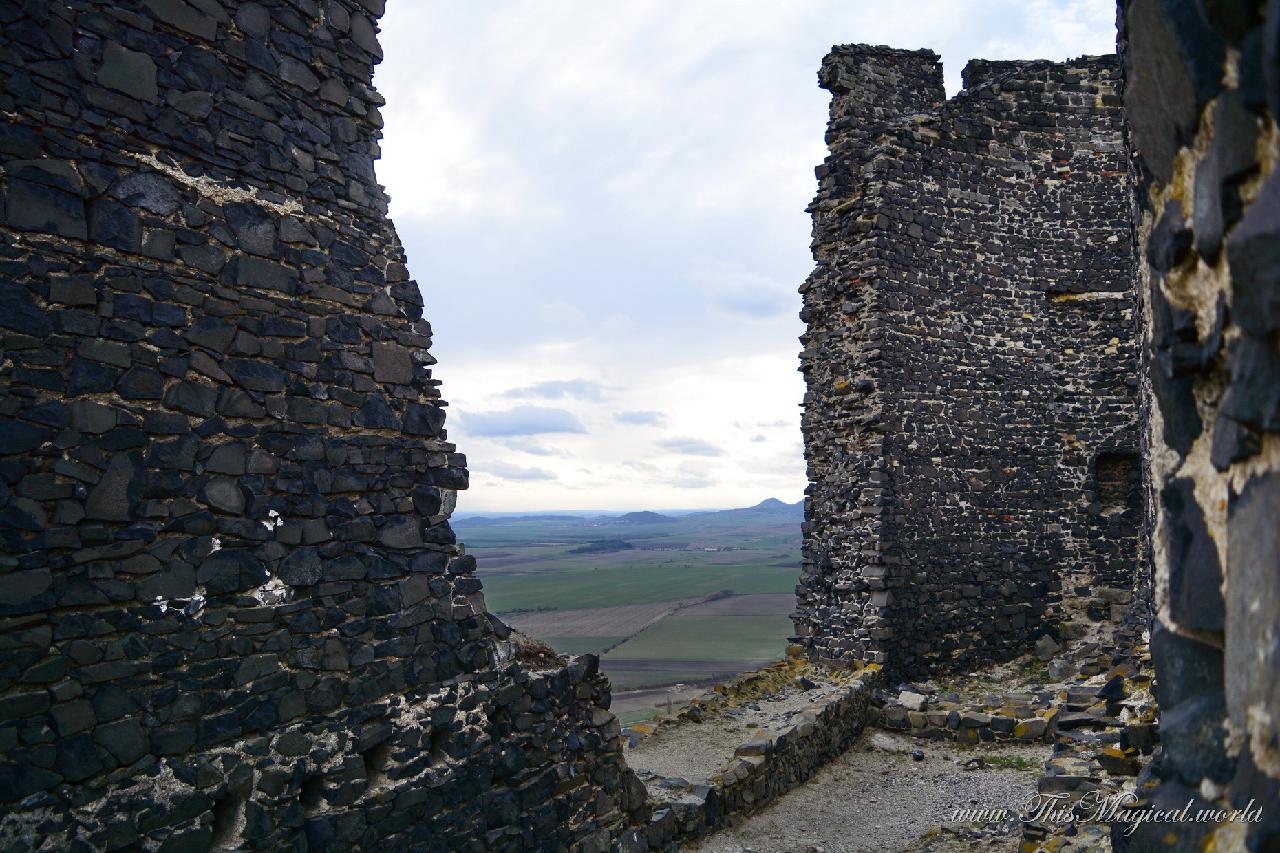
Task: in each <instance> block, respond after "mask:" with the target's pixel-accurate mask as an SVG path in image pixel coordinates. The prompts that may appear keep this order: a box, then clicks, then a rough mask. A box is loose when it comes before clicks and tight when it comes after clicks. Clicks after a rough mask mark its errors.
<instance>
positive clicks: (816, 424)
mask: <svg viewBox="0 0 1280 853" xmlns="http://www.w3.org/2000/svg"><path fill="white" fill-rule="evenodd" d="M964 78H965V85H966V88H965V90H964V91H962V92H961V93H960V94H959V95H957V96H956V97H955V98H953V99H951V100H949V101H948V100H945V96H944V93H943V85H942V69H941V66H940V64H939V62H938V57H937V56H936V55H935V54H933V53H932V52H930V51H902V50H892V49H889V48H884V47H868V46H865V45H855V46H845V47H837V48H834V49H833V50H832V52H831V54H830V55H828V56H827V58H826V60H825V61H824V62H823V65H822V70H821V72H820V75H819V79H820V82H821V84H822V86H823V87H824V88H826V89H828V90H829V91H831V93H832V102H831V122H830V126H829V128H828V132H827V143H828V147H829V148H830V151H831V154H830V156H829V157H828V158H827V160H826V161H825V162H824V163H823V165H822V166H820V167H819V169H818V178H819V182H820V186H819V191H818V196H817V198H816V199H815V200H814V202H813V204H812V205H811V207H810V210H811V212H812V214H813V218H814V241H813V249H814V258H815V260H816V261H817V267H816V269H815V270H814V272H813V274H812V275H811V276H810V277H809V279H808V281H806V282H805V284H804V286H803V287H802V288H801V292H802V293H803V295H804V310H803V312H802V315H801V316H802V318H803V319H804V320H805V322H806V323H807V326H808V329H807V332H806V334H805V336H804V338H803V339H802V341H803V343H804V345H805V348H804V352H803V354H802V370H803V371H804V373H805V377H806V380H807V384H808V390H807V393H806V398H805V413H804V433H805V441H806V458H807V460H808V465H809V480H810V486H809V489H808V500H807V501H806V522H805V550H804V568H803V575H802V578H801V582H800V585H799V586H798V587H797V596H798V612H797V614H796V616H795V622H796V628H797V633H798V634H799V635H801V637H803V639H804V642H805V643H806V644H807V645H808V647H809V650H810V653H811V654H812V655H813V656H815V657H818V658H831V659H848V658H860V659H871V660H877V661H888V662H889V664H890V665H891V666H893V667H894V668H895V670H896V671H900V672H911V671H916V670H922V669H927V668H931V667H934V666H947V667H961V666H967V665H971V664H973V663H976V662H981V661H989V660H993V659H998V658H1005V657H1009V656H1012V655H1015V654H1018V653H1020V652H1022V651H1025V650H1026V649H1027V648H1028V647H1029V646H1030V644H1031V643H1032V642H1033V641H1034V640H1035V639H1036V638H1037V637H1039V636H1041V635H1042V634H1044V633H1046V632H1048V633H1055V634H1056V633H1057V632H1058V631H1059V625H1060V623H1061V622H1062V621H1063V620H1068V621H1070V622H1071V623H1072V625H1071V630H1074V631H1077V632H1078V631H1082V630H1083V628H1084V626H1085V624H1086V623H1087V621H1088V620H1090V619H1092V620H1099V619H1102V618H1108V617H1111V616H1112V615H1113V612H1112V611H1113V605H1121V604H1124V603H1127V602H1128V600H1129V596H1130V590H1131V588H1132V587H1133V586H1134V585H1135V569H1136V566H1137V564H1138V559H1139V550H1140V532H1141V526H1140V520H1141V488H1140V477H1139V471H1140V466H1139V461H1138V429H1137V416H1138V408H1137V371H1136V364H1135V363H1136V361H1137V346H1136V340H1135V338H1136V333H1135V324H1136V316H1135V309H1136V300H1135V296H1134V293H1133V287H1132V277H1133V249H1132V240H1131V237H1130V224H1129V202H1128V199H1129V193H1130V190H1129V182H1128V177H1127V160H1128V157H1127V153H1126V142H1125V134H1124V122H1123V116H1122V111H1121V108H1120V80H1119V63H1118V60H1117V59H1116V57H1114V56H1112V57H1094V58H1083V59H1080V60H1076V61H1073V62H1070V63H1066V64H1055V63H1050V62H985V61H978V60H975V61H974V62H971V63H970V64H969V66H968V67H967V68H966V69H965V72H964Z"/></svg>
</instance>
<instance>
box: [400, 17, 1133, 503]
mask: <svg viewBox="0 0 1280 853" xmlns="http://www.w3.org/2000/svg"><path fill="white" fill-rule="evenodd" d="M1114 21H1115V3H1114V0H899V2H883V0H875V2H871V0H844V2H834V0H772V2H764V0H755V2H752V1H751V0H739V2H717V0H651V2H643V1H642V0H526V2H519V0H493V1H492V2H472V0H390V3H389V4H388V9H387V14H386V16H385V17H384V18H383V20H382V34H381V40H382V45H383V48H384V50H385V53H386V59H385V61H384V62H383V64H382V65H381V66H380V68H379V70H378V73H377V77H376V80H375V82H376V85H377V87H378V89H379V90H380V91H381V92H382V94H383V95H384V96H385V97H386V98H387V100H388V104H387V106H386V108H385V109H384V110H383V116H384V117H385V119H386V138H385V139H384V141H383V146H382V147H383V159H382V161H381V162H380V163H379V165H378V176H379V179H380V181H381V182H382V183H383V184H385V185H386V186H387V190H388V192H389V193H390V195H391V213H392V216H393V217H394V219H395V223H396V226H397V228H398V229H399V232H400V236H401V238H402V239H403V241H404V243H405V246H406V249H407V251H408V255H409V268H410V271H411V272H412V273H413V275H414V277H415V278H416V279H417V280H418V283H419V284H420V285H421V287H422V292H423V297H424V299H425V301H426V316H427V318H428V319H429V320H430V321H431V323H432V325H433V326H434V328H435V343H434V345H433V347H432V352H433V354H434V355H435V357H436V358H437V359H439V364H438V365H437V366H436V377H437V378H439V379H441V380H443V382H444V387H443V391H444V396H445V399H447V400H448V401H449V403H450V408H449V420H448V424H447V426H448V430H449V436H450V439H451V440H453V441H456V442H457V443H458V445H459V448H460V449H461V450H462V451H463V452H464V453H466V454H467V456H468V459H469V461H470V468H471V489H470V490H469V491H468V492H464V493H463V494H462V495H460V496H459V502H458V508H459V510H460V511H464V512H477V511H512V510H553V509H612V510H631V509H663V508H665V509H678V508H695V507H732V506H746V505H750V504H754V503H757V502H758V501H760V500H762V499H764V498H766V497H778V498H781V499H782V500H786V501H796V500H799V499H800V498H801V496H802V494H803V489H804V483H805V479H804V460H803V452H802V445H801V438H800V418H799V404H800V401H801V397H802V394H803V383H802V381H801V377H800V374H799V373H798V372H797V366H798V363H799V362H798V353H799V349H800V345H799V342H798V340H797V338H798V336H799V335H800V332H801V331H802V328H801V323H800V321H799V319H798V317H797V314H798V312H799V309H800V298H799V296H798V294H797V292H796V288H797V287H798V286H799V284H800V282H802V281H803V280H804V278H805V276H806V275H808V273H809V270H810V268H811V266H812V261H811V258H810V255H809V218H808V216H807V215H806V214H805V212H804V208H805V205H806V204H808V202H809V201H810V199H811V198H812V196H813V194H814V190H815V188H816V184H815V181H814V177H813V168H814V166H815V165H817V164H818V163H820V162H821V161H822V158H823V156H824V154H825V146H824V144H823V130H824V127H825V123H826V111H827V104H828V96H827V93H825V92H823V91H822V90H820V89H819V88H818V87H817V78H816V72H817V69H818V65H819V63H820V61H821V59H822V57H823V55H824V54H825V53H826V52H827V51H828V50H829V49H830V47H831V45H832V44H833V43H848V42H868V43H873V44H889V45H893V46H895V47H902V48H921V47H928V48H932V49H933V50H935V51H937V52H938V53H940V54H941V55H942V59H943V63H944V67H945V71H946V79H947V87H948V91H949V93H954V92H955V91H956V90H957V89H958V88H959V86H960V71H961V69H962V68H963V67H964V64H965V62H967V61H968V60H969V59H970V58H973V57H982V58H985V59H1032V58H1045V59H1057V60H1062V59H1067V58H1069V57H1073V56H1079V55H1081V54H1086V53H1087V54H1098V53H1109V52H1111V51H1112V50H1114V42H1115V34H1114Z"/></svg>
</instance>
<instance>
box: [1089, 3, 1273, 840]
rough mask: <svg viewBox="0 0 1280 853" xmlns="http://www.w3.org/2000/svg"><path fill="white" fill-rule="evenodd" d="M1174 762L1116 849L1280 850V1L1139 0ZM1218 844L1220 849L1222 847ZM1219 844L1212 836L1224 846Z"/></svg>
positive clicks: (1147, 310) (1147, 294)
mask: <svg viewBox="0 0 1280 853" xmlns="http://www.w3.org/2000/svg"><path fill="white" fill-rule="evenodd" d="M1119 12H1120V14H1119V22H1120V46H1121V51H1122V54H1123V55H1124V57H1125V73H1126V78H1127V87H1126V91H1125V108H1126V111H1127V113H1128V116H1129V120H1130V123H1131V124H1132V126H1133V137H1134V145H1135V149H1136V153H1137V155H1138V163H1137V165H1138V170H1137V174H1138V177H1139V181H1138V185H1137V187H1136V190H1137V192H1136V193H1135V207H1136V210H1135V224H1136V225H1137V229H1136V230H1137V236H1138V244H1139V252H1140V256H1141V258H1142V259H1143V261H1144V263H1143V264H1142V265H1141V266H1140V270H1141V278H1142V280H1141V285H1140V286H1141V292H1142V294H1143V296H1144V299H1145V304H1144V315H1145V319H1146V333H1145V336H1144V337H1145V341H1144V343H1145V349H1146V361H1147V363H1148V366H1149V370H1148V371H1147V375H1146V377H1145V379H1144V389H1145V393H1146V396H1147V397H1148V399H1149V400H1150V401H1151V403H1150V409H1151V423H1150V431H1149V432H1150V434H1149V436H1148V441H1149V444H1150V447H1151V453H1150V455H1149V459H1148V469H1149V477H1150V480H1151V485H1152V492H1153V494H1154V496H1155V520H1156V531H1155V536H1154V538H1153V545H1154V548H1153V552H1154V565H1155V578H1156V591H1157V596H1156V605H1157V611H1158V618H1157V620H1156V622H1155V624H1154V625H1153V628H1152V641H1151V652H1152V657H1153V660H1154V662H1155V667H1156V698H1157V699H1158V701H1159V703H1160V714H1161V722H1160V738H1161V741H1162V744H1163V746H1162V755H1161V758H1160V760H1159V761H1158V762H1157V763H1155V764H1154V765H1153V768H1154V769H1155V775H1154V778H1153V779H1151V780H1149V784H1148V785H1147V786H1146V788H1145V790H1144V793H1145V795H1146V797H1145V798H1146V799H1147V800H1149V801H1151V802H1153V803H1154V804H1155V805H1156V807H1158V808H1164V807H1166V806H1167V805H1169V804H1173V803H1176V804H1177V806H1176V807H1177V808H1179V809H1181V808H1183V807H1184V806H1185V805H1186V804H1187V803H1188V802H1191V803H1193V809H1192V811H1193V812H1194V811H1196V810H1198V809H1200V808H1206V809H1208V808H1218V807H1221V806H1224V805H1226V806H1227V807H1229V808H1230V807H1243V806H1245V805H1247V804H1249V801H1250V800H1252V801H1253V805H1252V806H1250V807H1251V808H1253V807H1257V806H1261V807H1262V813H1261V818H1262V819H1261V821H1256V822H1249V823H1245V822H1239V821H1237V822H1226V823H1223V824H1221V825H1214V824H1212V823H1177V824H1162V825H1160V826H1159V827H1155V826H1152V825H1147V826H1144V827H1143V828H1142V829H1141V830H1140V831H1138V832H1135V833H1134V834H1133V835H1132V836H1124V835H1122V834H1121V833H1116V835H1115V838H1114V839H1113V841H1114V844H1115V847H1116V849H1117V850H1143V851H1147V850H1202V849H1215V850H1250V851H1261V850H1274V849H1277V848H1278V847H1280V808H1278V807H1277V804H1280V675H1278V674H1280V646H1278V645H1277V641H1276V632H1277V630H1280V540H1278V539H1277V529H1278V527H1280V434H1278V433H1280V344H1278V338H1277V335H1278V334H1280V171H1278V170H1277V169H1276V161H1277V158H1278V157H1280V134H1277V131H1276V116H1277V115H1280V4H1277V3H1276V2H1270V3H1262V2H1253V1H1252V0H1243V2H1233V3H1227V2H1216V0H1203V2H1172V0H1123V2H1121V3H1120V4H1119ZM1210 836H1213V840H1212V841H1210V840H1209V839H1210ZM1206 845H1207V846H1206Z"/></svg>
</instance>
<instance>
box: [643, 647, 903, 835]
mask: <svg viewBox="0 0 1280 853" xmlns="http://www.w3.org/2000/svg"><path fill="white" fill-rule="evenodd" d="M879 680H880V674H879V668H878V667H875V666H872V667H868V668H867V669H865V670H863V671H862V672H860V673H858V674H857V675H856V676H855V677H854V678H853V679H851V680H850V681H849V683H848V684H847V685H845V686H844V688H843V690H842V691H840V692H839V693H838V694H836V695H835V696H834V697H833V698H830V699H828V700H827V701H826V702H825V703H823V704H821V705H819V706H816V707H814V708H810V709H808V710H806V711H805V712H803V713H802V714H801V715H800V717H799V719H798V721H797V722H796V723H795V724H794V725H793V726H791V727H790V728H789V729H787V730H786V731H784V732H782V733H780V734H777V735H775V736H772V737H768V738H761V739H759V740H754V741H750V742H748V743H744V744H742V745H741V746H739V747H738V749H737V750H736V752H735V754H734V756H733V757H732V758H731V759H730V760H729V761H728V762H727V764H726V765H725V766H724V767H723V769H721V770H720V771H719V772H718V773H715V774H714V775H712V776H711V777H710V779H708V780H707V782H705V783H693V782H689V781H688V780H684V779H662V778H657V779H651V780H650V782H649V792H650V794H651V795H652V796H653V802H651V806H652V808H653V814H652V817H651V819H650V821H649V826H648V830H647V832H646V836H647V841H648V843H649V844H650V845H651V847H652V848H655V849H675V848H674V847H673V846H672V845H678V844H682V843H685V842H689V841H693V840H695V839H698V838H701V837H703V836H706V835H709V834H710V833H712V832H714V831H715V830H717V829H720V828H721V827H723V826H726V825H728V824H731V823H733V822H735V821H736V820H737V819H738V818H741V817H743V816H745V815H748V814H750V813H752V812H754V811H756V810H757V809H760V808H761V807H763V806H764V805H765V804H767V803H768V802H770V801H771V800H773V799H774V798H775V797H778V796H780V795H782V794H785V793H786V792H787V791H790V790H791V789H792V788H795V787H796V786H798V785H800V784H802V783H803V782H805V781H806V780H807V779H809V778H810V777H811V776H813V774H814V773H815V772H817V771H818V770H819V769H821V768H822V767H823V766H825V765H826V764H827V763H829V762H830V761H831V760H832V759H834V758H835V757H836V756H838V755H840V754H841V753H842V752H844V751H845V750H846V749H848V748H849V747H850V746H852V745H853V742H854V741H855V740H857V738H858V735H859V734H861V732H862V730H863V729H864V728H865V727H866V726H867V725H868V724H869V723H870V722H871V721H872V720H873V719H874V716H875V712H874V708H873V707H872V703H871V698H872V694H873V693H874V691H875V687H876V686H877V684H878V683H879ZM694 724H695V725H696V723H694Z"/></svg>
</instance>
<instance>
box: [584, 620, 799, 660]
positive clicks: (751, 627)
mask: <svg viewBox="0 0 1280 853" xmlns="http://www.w3.org/2000/svg"><path fill="white" fill-rule="evenodd" d="M790 633H791V620H790V619H788V618H787V617H786V616H685V615H676V616H670V617H668V618H666V619H663V620H662V621H661V622H659V623H657V624H656V625H652V626H650V627H649V628H646V629H645V630H644V631H641V632H640V633H639V634H637V635H636V636H634V637H632V638H631V639H630V640H628V641H627V642H625V643H623V644H622V645H621V646H618V648H616V649H614V650H613V651H612V652H610V653H609V654H608V655H607V656H606V658H605V660H606V662H607V661H609V660H630V659H636V658H649V659H663V660H707V659H712V660H717V659H718V660H773V659H775V658H780V657H782V654H783V652H784V651H786V637H787V635H788V634H790Z"/></svg>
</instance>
